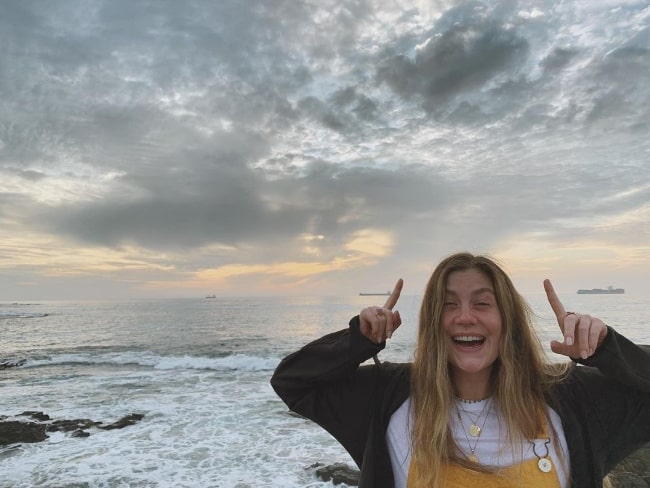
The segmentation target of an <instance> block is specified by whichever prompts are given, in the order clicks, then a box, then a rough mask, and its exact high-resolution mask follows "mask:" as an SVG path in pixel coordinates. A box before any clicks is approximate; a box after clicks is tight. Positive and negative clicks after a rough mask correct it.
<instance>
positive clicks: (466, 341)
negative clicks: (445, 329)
mask: <svg viewBox="0 0 650 488" xmlns="http://www.w3.org/2000/svg"><path fill="white" fill-rule="evenodd" d="M453 341H454V343H455V344H456V345H458V346H460V347H467V348H476V347H479V346H481V345H482V344H483V343H484V342H485V337H482V336H474V335H467V336H455V337H453Z"/></svg>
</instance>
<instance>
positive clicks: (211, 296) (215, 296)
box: [205, 295, 217, 298]
mask: <svg viewBox="0 0 650 488" xmlns="http://www.w3.org/2000/svg"><path fill="white" fill-rule="evenodd" d="M205 298H217V295H208V296H206V297H205Z"/></svg>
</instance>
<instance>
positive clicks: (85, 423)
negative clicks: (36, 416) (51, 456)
mask: <svg viewBox="0 0 650 488" xmlns="http://www.w3.org/2000/svg"><path fill="white" fill-rule="evenodd" d="M101 424H102V423H101V422H95V421H94V420H89V419H75V420H55V421H54V422H52V423H51V424H49V425H48V426H47V431H48V432H71V431H73V430H78V429H88V428H90V427H100V428H101Z"/></svg>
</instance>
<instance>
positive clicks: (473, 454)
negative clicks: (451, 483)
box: [456, 400, 492, 464]
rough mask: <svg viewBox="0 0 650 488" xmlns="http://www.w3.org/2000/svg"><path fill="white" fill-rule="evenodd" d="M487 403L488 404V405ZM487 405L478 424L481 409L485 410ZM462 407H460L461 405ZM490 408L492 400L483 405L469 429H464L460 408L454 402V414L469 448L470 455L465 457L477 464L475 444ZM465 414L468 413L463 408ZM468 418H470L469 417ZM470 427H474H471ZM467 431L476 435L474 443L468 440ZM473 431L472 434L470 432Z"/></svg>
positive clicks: (473, 435) (481, 412)
mask: <svg viewBox="0 0 650 488" xmlns="http://www.w3.org/2000/svg"><path fill="white" fill-rule="evenodd" d="M488 405H489V406H488ZM486 406H488V410H487V413H486V414H485V418H484V419H483V423H482V424H481V425H480V426H479V425H478V421H479V420H480V419H481V416H482V415H483V411H484V410H485V407H486ZM461 408H462V407H461ZM491 410H492V401H491V400H490V401H489V402H488V404H486V405H484V406H483V409H482V410H481V411H480V413H479V415H478V418H477V419H476V422H472V425H470V426H469V429H468V430H467V431H466V430H465V424H464V423H463V418H462V416H461V415H460V410H459V409H458V402H457V403H456V415H457V416H458V421H459V422H460V426H461V429H462V431H463V435H464V436H465V440H466V441H467V447H468V448H469V452H470V455H469V456H467V459H469V460H470V461H472V462H473V463H477V464H478V462H479V461H478V456H477V455H476V446H477V445H478V440H479V439H480V438H481V432H483V427H485V422H487V418H488V417H489V416H490V411H491ZM463 412H465V414H466V415H467V416H468V417H470V416H469V414H468V413H467V412H466V411H465V410H463ZM470 420H472V418H471V417H470ZM472 427H475V428H474V429H472ZM467 432H469V434H470V435H471V436H472V437H476V440H475V441H474V445H472V442H471V441H470V440H469V437H468V436H467ZM472 432H474V434H473V433H472Z"/></svg>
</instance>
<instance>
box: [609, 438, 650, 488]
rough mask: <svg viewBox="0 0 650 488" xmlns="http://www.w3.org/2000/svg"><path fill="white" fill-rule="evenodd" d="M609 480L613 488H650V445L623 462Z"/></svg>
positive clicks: (614, 470)
mask: <svg viewBox="0 0 650 488" xmlns="http://www.w3.org/2000/svg"><path fill="white" fill-rule="evenodd" d="M609 479H610V481H611V484H612V487H613V488H650V443H648V444H646V445H645V446H643V447H641V448H640V449H638V450H637V451H636V452H634V453H632V454H630V455H629V456H628V457H627V458H625V459H624V460H623V461H621V462H620V463H619V464H618V466H616V467H615V468H614V469H613V471H612V472H611V473H610V475H609Z"/></svg>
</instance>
